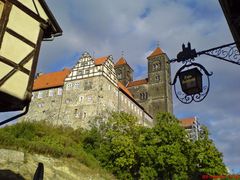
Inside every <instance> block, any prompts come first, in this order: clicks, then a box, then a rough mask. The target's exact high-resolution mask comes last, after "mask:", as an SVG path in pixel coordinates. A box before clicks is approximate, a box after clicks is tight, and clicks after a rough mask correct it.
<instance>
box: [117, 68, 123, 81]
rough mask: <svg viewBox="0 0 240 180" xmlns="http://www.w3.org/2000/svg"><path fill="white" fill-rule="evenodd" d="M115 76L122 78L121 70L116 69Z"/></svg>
mask: <svg viewBox="0 0 240 180" xmlns="http://www.w3.org/2000/svg"><path fill="white" fill-rule="evenodd" d="M117 78H118V79H122V71H121V70H119V71H118V73H117Z"/></svg>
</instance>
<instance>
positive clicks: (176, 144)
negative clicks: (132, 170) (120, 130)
mask: <svg viewBox="0 0 240 180" xmlns="http://www.w3.org/2000/svg"><path fill="white" fill-rule="evenodd" d="M187 143H188V139H187V134H186V132H185V131H184V129H183V128H182V127H180V125H179V121H178V120H177V119H176V118H175V117H174V116H172V115H170V114H169V113H161V114H158V115H157V117H156V124H155V126H154V127H153V128H151V129H147V130H146V131H145V133H144V138H143V139H141V144H140V147H141V148H139V151H140V152H139V154H140V158H141V162H142V167H141V168H140V174H141V176H143V177H145V176H146V174H145V168H144V167H147V168H148V169H149V168H150V169H154V171H153V170H152V171H153V173H151V174H152V175H151V176H152V177H149V179H151V178H158V179H161V178H162V179H165V178H167V179H173V178H174V177H178V178H181V177H182V178H184V177H185V175H186V172H187V159H186V156H185V154H184V153H185V152H184V150H185V147H186V144H187Z"/></svg>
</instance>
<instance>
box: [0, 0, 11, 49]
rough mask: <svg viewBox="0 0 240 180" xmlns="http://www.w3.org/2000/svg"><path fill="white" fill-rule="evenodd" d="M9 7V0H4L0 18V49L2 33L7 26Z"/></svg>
mask: <svg viewBox="0 0 240 180" xmlns="http://www.w3.org/2000/svg"><path fill="white" fill-rule="evenodd" d="M11 9H12V4H11V3H9V2H6V3H5V4H4V8H3V13H2V17H1V19H0V49H1V47H2V41H3V36H4V33H5V29H6V27H7V23H8V19H9V14H10V12H11Z"/></svg>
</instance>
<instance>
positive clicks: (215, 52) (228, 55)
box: [170, 42, 240, 65]
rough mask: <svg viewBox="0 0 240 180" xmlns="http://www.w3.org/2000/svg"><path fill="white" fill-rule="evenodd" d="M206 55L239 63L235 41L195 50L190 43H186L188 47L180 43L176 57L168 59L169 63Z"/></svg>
mask: <svg viewBox="0 0 240 180" xmlns="http://www.w3.org/2000/svg"><path fill="white" fill-rule="evenodd" d="M203 54H204V55H207V56H211V57H214V58H217V59H219V60H222V61H227V62H230V63H233V64H237V65H240V52H239V51H238V48H237V45H236V43H235V42H234V43H229V44H225V45H222V46H218V47H215V48H211V49H207V50H203V51H199V52H196V50H195V49H191V44H190V43H188V47H185V45H184V44H183V45H182V51H181V52H179V53H178V55H177V58H176V59H172V60H170V63H174V62H185V61H187V60H189V59H190V60H194V58H196V57H197V56H200V55H203Z"/></svg>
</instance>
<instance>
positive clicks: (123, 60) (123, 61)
mask: <svg viewBox="0 0 240 180" xmlns="http://www.w3.org/2000/svg"><path fill="white" fill-rule="evenodd" d="M124 64H127V61H126V59H124V58H123V57H121V58H120V59H119V60H118V61H117V62H116V64H115V66H120V65H124Z"/></svg>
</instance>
